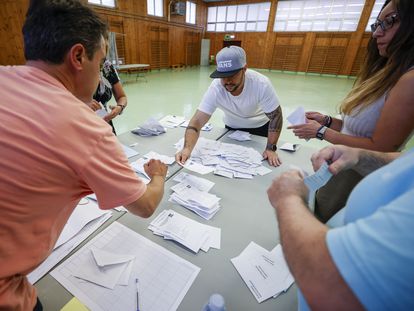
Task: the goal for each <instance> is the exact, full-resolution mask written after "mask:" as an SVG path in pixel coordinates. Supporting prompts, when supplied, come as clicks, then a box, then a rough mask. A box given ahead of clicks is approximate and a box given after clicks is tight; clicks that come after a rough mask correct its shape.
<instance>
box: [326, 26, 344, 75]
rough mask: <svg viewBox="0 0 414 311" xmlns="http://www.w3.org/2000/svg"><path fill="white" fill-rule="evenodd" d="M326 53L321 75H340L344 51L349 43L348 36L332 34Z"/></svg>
mask: <svg viewBox="0 0 414 311" xmlns="http://www.w3.org/2000/svg"><path fill="white" fill-rule="evenodd" d="M330 36H331V40H330V43H329V47H328V49H327V53H326V59H325V63H324V66H323V69H322V73H326V74H335V75H337V74H340V71H341V67H342V63H343V60H344V56H345V51H346V48H347V46H348V43H349V34H338V33H333V34H331V35H330Z"/></svg>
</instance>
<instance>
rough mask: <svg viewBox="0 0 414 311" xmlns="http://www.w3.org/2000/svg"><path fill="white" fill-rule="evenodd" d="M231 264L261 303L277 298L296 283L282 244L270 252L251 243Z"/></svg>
mask: <svg viewBox="0 0 414 311" xmlns="http://www.w3.org/2000/svg"><path fill="white" fill-rule="evenodd" d="M231 262H232V263H233V265H234V267H235V268H236V270H237V272H238V273H239V274H240V276H241V277H242V279H243V281H244V282H245V283H246V285H247V287H248V288H249V290H250V291H251V292H252V294H253V296H254V297H255V298H256V300H257V302H259V303H261V302H263V301H265V300H267V299H269V298H271V297H274V298H276V297H277V296H279V295H280V294H281V293H283V292H285V291H287V290H288V289H289V287H290V286H291V285H292V284H293V282H294V279H293V276H292V275H291V274H290V271H289V268H288V266H287V264H286V261H285V258H284V256H283V251H282V247H281V246H280V244H278V245H277V246H276V247H275V248H274V249H273V250H272V251H270V252H269V251H268V250H266V249H264V248H263V247H261V246H259V245H257V244H256V243H254V242H250V244H249V245H248V246H247V247H246V248H245V249H244V250H243V252H242V253H241V254H240V255H239V256H237V257H235V258H233V259H231Z"/></svg>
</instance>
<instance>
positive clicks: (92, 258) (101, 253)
mask: <svg viewBox="0 0 414 311" xmlns="http://www.w3.org/2000/svg"><path fill="white" fill-rule="evenodd" d="M134 259H135V256H133V255H128V254H118V253H114V252H108V251H106V250H101V249H98V248H91V249H90V250H89V256H86V258H85V259H84V260H83V262H79V263H78V265H79V266H78V268H77V269H76V270H75V271H74V272H72V275H73V276H74V277H76V278H79V279H82V280H85V281H88V282H91V283H94V284H97V285H100V286H103V287H106V288H109V289H114V288H115V286H116V285H121V286H128V282H129V278H130V276H131V272H132V265H133V262H134Z"/></svg>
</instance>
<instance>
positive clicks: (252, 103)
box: [198, 69, 279, 128]
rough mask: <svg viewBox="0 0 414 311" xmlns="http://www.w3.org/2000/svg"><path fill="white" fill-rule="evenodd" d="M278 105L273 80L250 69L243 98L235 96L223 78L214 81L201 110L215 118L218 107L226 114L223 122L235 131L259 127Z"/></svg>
mask: <svg viewBox="0 0 414 311" xmlns="http://www.w3.org/2000/svg"><path fill="white" fill-rule="evenodd" d="M278 106H279V99H278V98H277V95H276V92H275V90H274V88H273V86H272V83H271V82H270V80H269V79H268V78H267V77H266V76H264V75H262V74H260V73H258V72H256V71H254V70H250V69H247V70H246V75H245V80H244V87H243V91H242V92H241V94H240V95H238V96H233V95H231V93H230V92H228V91H227V90H226V89H225V87H224V86H223V85H222V84H221V80H220V79H214V81H213V82H212V83H211V85H210V87H209V88H208V90H207V92H206V93H205V94H204V97H203V100H202V101H201V104H200V106H199V107H198V110H200V111H202V112H204V113H207V114H209V115H212V114H213V112H214V111H215V110H216V108H220V109H221V110H223V112H224V118H223V121H224V123H225V124H226V125H228V126H230V127H232V128H257V127H261V126H263V125H265V124H266V123H267V122H268V121H269V118H268V117H267V116H266V114H265V113H270V112H272V111H274V110H275V109H276V108H277V107H278Z"/></svg>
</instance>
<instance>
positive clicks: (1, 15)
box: [0, 0, 28, 65]
mask: <svg viewBox="0 0 414 311" xmlns="http://www.w3.org/2000/svg"><path fill="white" fill-rule="evenodd" d="M27 7H28V0H17V1H16V0H2V3H1V5H0V65H20V64H23V63H25V58H24V51H23V36H22V32H21V31H22V27H23V23H24V19H25V15H26V11H27Z"/></svg>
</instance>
